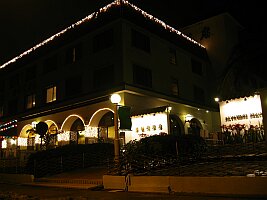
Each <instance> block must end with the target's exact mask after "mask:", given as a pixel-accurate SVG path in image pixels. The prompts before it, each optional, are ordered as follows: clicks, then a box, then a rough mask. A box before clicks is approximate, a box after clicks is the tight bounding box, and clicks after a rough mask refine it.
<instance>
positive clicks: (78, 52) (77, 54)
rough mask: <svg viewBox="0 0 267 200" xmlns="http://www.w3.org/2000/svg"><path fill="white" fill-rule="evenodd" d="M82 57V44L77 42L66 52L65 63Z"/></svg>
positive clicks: (73, 61)
mask: <svg viewBox="0 0 267 200" xmlns="http://www.w3.org/2000/svg"><path fill="white" fill-rule="evenodd" d="M81 58H82V45H81V44H77V45H75V46H73V47H71V48H69V49H68V50H67V52H66V64H71V63H75V62H77V61H78V60H80V59H81Z"/></svg>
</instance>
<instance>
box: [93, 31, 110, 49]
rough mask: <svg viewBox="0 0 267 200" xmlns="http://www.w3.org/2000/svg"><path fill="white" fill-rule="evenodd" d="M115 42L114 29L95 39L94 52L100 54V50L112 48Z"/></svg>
mask: <svg viewBox="0 0 267 200" xmlns="http://www.w3.org/2000/svg"><path fill="white" fill-rule="evenodd" d="M113 40H114V39H113V29H110V30H107V31H105V32H103V33H100V34H98V35H96V36H95V37H94V38H93V52H98V51H100V50H103V49H106V48H108V47H111V46H112V45H113V43H114V41H113Z"/></svg>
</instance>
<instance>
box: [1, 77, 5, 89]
mask: <svg viewBox="0 0 267 200" xmlns="http://www.w3.org/2000/svg"><path fill="white" fill-rule="evenodd" d="M3 91H5V81H4V80H3V79H2V77H0V92H3Z"/></svg>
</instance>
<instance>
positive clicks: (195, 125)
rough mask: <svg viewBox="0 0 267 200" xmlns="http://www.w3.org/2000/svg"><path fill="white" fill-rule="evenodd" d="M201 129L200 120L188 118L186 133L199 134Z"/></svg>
mask: <svg viewBox="0 0 267 200" xmlns="http://www.w3.org/2000/svg"><path fill="white" fill-rule="evenodd" d="M202 129H203V127H202V125H201V123H200V121H199V120H198V119H196V118H192V119H191V120H190V127H189V128H188V133H189V134H193V135H196V136H200V132H201V130H202Z"/></svg>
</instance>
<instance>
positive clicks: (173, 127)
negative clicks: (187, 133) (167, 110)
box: [170, 114, 184, 136]
mask: <svg viewBox="0 0 267 200" xmlns="http://www.w3.org/2000/svg"><path fill="white" fill-rule="evenodd" d="M182 127H183V123H182V121H181V120H180V118H179V117H178V116H177V115H174V114H170V134H173V135H176V136H181V135H182V134H184V129H183V128H182Z"/></svg>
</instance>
